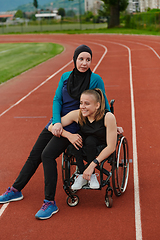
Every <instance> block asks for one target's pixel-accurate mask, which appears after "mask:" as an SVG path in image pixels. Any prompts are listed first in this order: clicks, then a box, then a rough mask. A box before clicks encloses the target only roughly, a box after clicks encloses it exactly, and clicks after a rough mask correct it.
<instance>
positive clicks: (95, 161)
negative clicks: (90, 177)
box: [93, 158, 99, 166]
mask: <svg viewBox="0 0 160 240" xmlns="http://www.w3.org/2000/svg"><path fill="white" fill-rule="evenodd" d="M93 162H94V163H95V164H97V166H99V162H98V160H97V159H96V158H95V159H94V160H93Z"/></svg>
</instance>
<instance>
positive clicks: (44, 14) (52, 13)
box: [35, 9, 61, 19]
mask: <svg viewBox="0 0 160 240" xmlns="http://www.w3.org/2000/svg"><path fill="white" fill-rule="evenodd" d="M35 16H36V18H38V19H41V18H54V19H61V16H59V15H58V10H57V9H53V10H39V11H38V13H37V14H35Z"/></svg>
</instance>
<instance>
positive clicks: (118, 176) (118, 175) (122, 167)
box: [112, 136, 129, 197]
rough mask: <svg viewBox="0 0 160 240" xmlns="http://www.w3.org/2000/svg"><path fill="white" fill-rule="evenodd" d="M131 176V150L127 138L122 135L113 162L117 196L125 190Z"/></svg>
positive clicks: (113, 176) (114, 189) (114, 188)
mask: <svg viewBox="0 0 160 240" xmlns="http://www.w3.org/2000/svg"><path fill="white" fill-rule="evenodd" d="M128 176H129V152H128V143H127V139H126V138H125V137H124V136H120V137H119V139H118V143H117V148H116V157H115V158H114V160H113V162H112V185H113V191H114V193H115V195H116V196H118V197H119V196H121V194H122V193H124V192H125V190H126V188H127V183H128Z"/></svg>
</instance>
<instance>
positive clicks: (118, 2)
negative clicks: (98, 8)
mask: <svg viewBox="0 0 160 240" xmlns="http://www.w3.org/2000/svg"><path fill="white" fill-rule="evenodd" d="M102 1H103V2H104V4H105V5H106V8H107V9H108V11H109V13H110V14H109V15H110V20H109V23H108V27H109V28H111V27H115V26H119V24H120V20H119V18H120V12H121V11H124V10H125V9H126V8H127V6H128V0H102Z"/></svg>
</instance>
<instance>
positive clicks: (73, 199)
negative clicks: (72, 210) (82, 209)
mask: <svg viewBox="0 0 160 240" xmlns="http://www.w3.org/2000/svg"><path fill="white" fill-rule="evenodd" d="M66 201H67V204H68V206H70V207H75V206H77V204H78V203H79V197H78V196H77V195H73V196H71V197H70V196H68V197H67V200H66Z"/></svg>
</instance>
